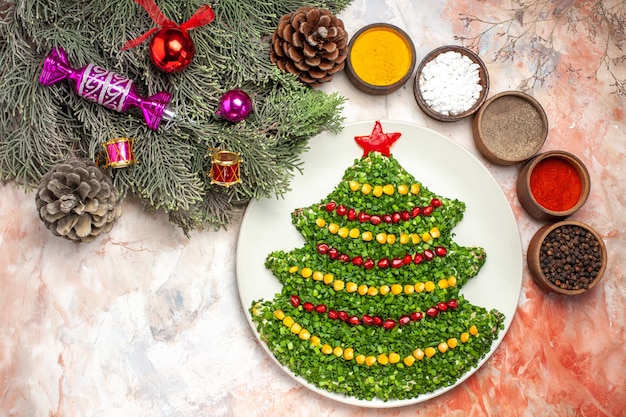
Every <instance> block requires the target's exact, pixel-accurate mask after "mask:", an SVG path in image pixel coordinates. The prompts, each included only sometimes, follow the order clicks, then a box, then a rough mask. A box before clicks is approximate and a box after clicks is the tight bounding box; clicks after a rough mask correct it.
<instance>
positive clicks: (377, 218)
mask: <svg viewBox="0 0 626 417" xmlns="http://www.w3.org/2000/svg"><path fill="white" fill-rule="evenodd" d="M382 222H383V219H382V218H381V217H380V216H379V215H378V214H372V215H371V216H370V223H372V224H373V225H374V226H376V225H379V224H381V223H382Z"/></svg>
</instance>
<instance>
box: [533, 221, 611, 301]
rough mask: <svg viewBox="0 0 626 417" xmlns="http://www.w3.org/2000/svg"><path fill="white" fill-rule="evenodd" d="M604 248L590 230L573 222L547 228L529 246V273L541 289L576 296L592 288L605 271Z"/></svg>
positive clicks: (537, 234)
mask: <svg viewBox="0 0 626 417" xmlns="http://www.w3.org/2000/svg"><path fill="white" fill-rule="evenodd" d="M606 261H607V254H606V246H605V245H604V241H603V240H602V238H601V237H600V235H599V234H598V232H596V231H595V230H594V229H593V228H592V227H591V226H589V225H587V224H584V223H582V222H579V221H575V220H564V221H561V222H558V223H553V224H547V225H545V226H543V227H542V228H541V229H539V230H538V231H537V233H535V235H534V236H533V237H532V239H531V240H530V244H529V245H528V253H527V262H528V269H529V270H530V273H531V275H532V277H533V279H534V280H535V282H536V283H537V285H539V286H540V287H541V288H543V289H545V290H548V291H553V292H556V293H559V294H567V295H577V294H582V293H584V292H586V291H588V290H590V289H591V288H593V287H594V286H595V285H596V284H597V283H598V282H599V281H600V279H602V275H604V271H605V269H606Z"/></svg>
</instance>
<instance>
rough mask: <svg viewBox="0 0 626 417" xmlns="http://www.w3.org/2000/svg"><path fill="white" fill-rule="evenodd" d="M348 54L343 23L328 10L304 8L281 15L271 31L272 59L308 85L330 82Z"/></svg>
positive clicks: (346, 37) (279, 66)
mask: <svg viewBox="0 0 626 417" xmlns="http://www.w3.org/2000/svg"><path fill="white" fill-rule="evenodd" d="M347 56H348V34H347V33H346V31H345V30H344V26H343V22H342V21H341V19H338V18H337V17H335V16H334V15H332V14H331V13H330V11H329V10H327V9H320V8H314V7H306V6H305V7H301V8H299V9H298V10H296V11H295V12H293V13H289V14H286V15H284V16H283V17H281V18H280V20H279V22H278V28H277V29H276V30H275V31H274V33H273V34H272V46H271V48H270V60H271V61H272V63H274V64H276V66H278V68H280V69H281V70H282V71H284V72H290V73H292V74H297V75H299V77H300V80H301V81H302V82H304V83H306V84H310V85H317V84H321V83H323V82H326V81H330V80H331V79H332V78H333V75H334V74H335V73H337V72H339V71H341V70H342V69H343V67H344V65H345V60H346V57H347Z"/></svg>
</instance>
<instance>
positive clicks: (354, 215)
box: [346, 209, 356, 221]
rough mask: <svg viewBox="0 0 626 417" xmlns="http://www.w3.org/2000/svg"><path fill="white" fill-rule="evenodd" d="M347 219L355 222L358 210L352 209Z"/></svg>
mask: <svg viewBox="0 0 626 417" xmlns="http://www.w3.org/2000/svg"><path fill="white" fill-rule="evenodd" d="M346 218H347V219H348V220H350V221H352V220H355V219H356V210H354V209H350V210H348V215H347V216H346Z"/></svg>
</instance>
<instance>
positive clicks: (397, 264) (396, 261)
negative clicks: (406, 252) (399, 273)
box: [391, 258, 404, 268]
mask: <svg viewBox="0 0 626 417" xmlns="http://www.w3.org/2000/svg"><path fill="white" fill-rule="evenodd" d="M402 265H404V260H403V259H400V258H393V259H392V260H391V267H392V268H400V267H401V266H402Z"/></svg>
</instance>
